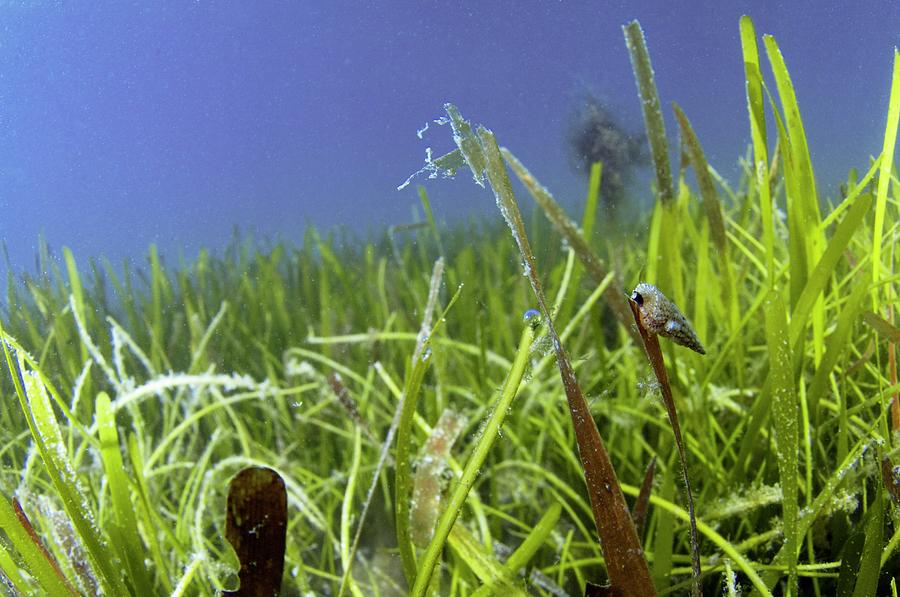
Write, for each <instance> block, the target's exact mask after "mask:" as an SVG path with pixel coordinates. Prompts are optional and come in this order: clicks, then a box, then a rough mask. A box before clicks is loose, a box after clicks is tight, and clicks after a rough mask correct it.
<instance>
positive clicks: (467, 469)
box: [411, 321, 537, 597]
mask: <svg viewBox="0 0 900 597" xmlns="http://www.w3.org/2000/svg"><path fill="white" fill-rule="evenodd" d="M536 324H537V322H536V321H526V322H525V327H524V329H523V331H522V336H521V339H520V340H519V348H518V350H517V351H516V357H515V359H514V360H513V366H512V368H511V369H510V371H509V374H508V375H507V378H506V382H505V383H504V385H503V389H502V390H501V392H500V395H499V397H498V398H497V403H496V404H495V405H494V408H493V410H492V411H491V414H490V415H489V416H488V418H487V420H486V421H485V423H484V425H483V427H482V428H481V432H480V436H479V438H478V440H477V441H476V442H475V448H474V450H473V451H472V454H471V456H469V459H468V460H467V461H466V464H465V466H464V467H463V471H462V475H460V478H459V481H458V482H457V484H456V486H455V487H454V489H453V490H452V491H451V493H450V496H449V498H448V500H447V504H446V506H445V508H444V511H443V513H441V516H440V518H439V519H438V521H437V525H436V526H435V530H434V536H433V537H432V539H431V542H430V543H429V544H428V547H427V548H426V549H425V553H424V554H423V555H422V559H421V565H420V566H419V569H418V571H417V576H416V582H415V585H414V586H413V589H412V591H411V594H412V595H414V596H416V597H421V596H422V595H424V594H425V591H426V589H427V588H428V583H429V581H430V579H431V575H432V572H433V570H434V567H435V565H436V564H437V561H438V558H439V557H440V553H441V551H442V550H443V548H444V543H445V542H446V541H447V537H448V536H449V535H450V530H451V529H452V528H453V524H454V523H455V522H456V518H457V516H459V513H460V511H461V510H462V507H463V504H464V503H465V501H466V497H468V495H469V491H470V490H471V489H472V486H473V485H474V484H475V481H476V479H477V478H478V474H479V472H480V471H481V467H482V466H483V465H484V462H485V460H486V459H487V456H488V453H489V452H490V450H491V447H492V446H493V445H494V442H496V441H497V438H498V436H499V431H500V428H501V427H502V426H503V421H504V420H505V419H506V416H507V414H508V413H509V412H510V409H511V407H512V402H513V399H514V398H515V397H516V394H517V393H518V391H519V384H521V382H522V377H523V376H524V375H525V368H526V367H527V365H528V360H529V356H530V354H531V344H532V342H533V341H534V330H535V327H536Z"/></svg>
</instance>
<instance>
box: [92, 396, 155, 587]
mask: <svg viewBox="0 0 900 597" xmlns="http://www.w3.org/2000/svg"><path fill="white" fill-rule="evenodd" d="M96 409H97V430H98V433H99V435H100V456H101V458H102V460H103V468H104V470H105V471H106V476H107V478H108V479H109V492H110V495H111V496H112V505H113V512H114V514H115V523H113V524H112V525H111V532H110V536H111V538H112V539H113V540H112V545H113V548H114V549H116V550H117V551H118V552H119V554H120V557H121V558H122V561H123V562H124V563H125V566H126V567H127V569H128V576H129V578H130V580H131V584H132V585H133V587H134V590H135V592H136V593H137V594H140V595H149V594H151V593H154V592H155V589H154V585H153V583H152V582H151V581H150V578H149V576H148V574H147V564H146V559H145V554H144V545H143V542H142V541H141V534H140V531H139V530H138V524H137V517H136V516H135V512H134V506H133V505H132V503H131V489H130V485H131V483H130V482H129V480H128V477H127V474H126V473H125V468H124V465H123V460H122V453H121V451H120V447H119V435H118V431H117V430H116V422H115V416H114V415H113V412H112V408H111V407H110V400H109V396H108V395H107V394H106V393H104V392H101V393H100V395H99V396H97V400H96Z"/></svg>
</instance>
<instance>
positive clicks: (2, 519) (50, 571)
mask: <svg viewBox="0 0 900 597" xmlns="http://www.w3.org/2000/svg"><path fill="white" fill-rule="evenodd" d="M0 529H2V530H3V532H4V533H5V534H6V538H7V540H8V541H9V544H11V545H12V547H14V548H15V549H16V551H18V552H19V556H20V557H21V558H22V562H23V563H24V564H25V568H26V570H27V571H28V573H29V574H30V575H31V577H32V578H33V579H34V580H35V581H37V583H38V585H39V586H40V587H41V588H42V589H43V590H44V591H45V594H47V595H60V596H62V595H74V594H75V592H74V591H73V590H72V587H71V586H69V584H68V583H67V582H66V580H65V579H64V578H62V577H61V576H60V574H59V572H58V569H57V568H55V567H54V564H53V562H51V561H50V559H49V558H50V556H49V554H48V553H47V552H46V551H44V549H43V548H42V546H41V545H39V544H38V543H36V541H35V539H34V538H33V537H32V535H31V534H30V533H29V532H28V529H26V528H25V526H23V524H22V521H21V520H20V519H19V517H18V516H17V515H16V511H15V508H14V507H13V505H12V504H11V503H10V501H9V499H7V497H6V496H4V495H0ZM0 569H2V570H3V574H4V575H6V578H7V579H9V582H10V583H12V585H13V586H14V587H15V588H16V590H17V591H19V593H20V594H22V595H31V594H34V585H32V584H31V583H29V582H28V581H27V580H25V578H24V577H23V576H22V573H21V571H20V569H19V564H17V563H16V562H15V560H14V559H13V557H12V554H11V553H10V552H9V551H7V549H6V545H3V546H0Z"/></svg>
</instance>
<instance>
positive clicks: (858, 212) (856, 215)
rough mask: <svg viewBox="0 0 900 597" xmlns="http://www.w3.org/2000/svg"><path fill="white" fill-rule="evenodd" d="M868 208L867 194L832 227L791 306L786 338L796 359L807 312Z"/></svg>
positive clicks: (806, 320) (869, 204)
mask: <svg viewBox="0 0 900 597" xmlns="http://www.w3.org/2000/svg"><path fill="white" fill-rule="evenodd" d="M871 207H872V196H871V195H870V194H865V195H863V196H861V197H859V198H858V199H857V200H856V202H855V203H854V204H853V205H852V206H851V207H850V210H849V211H848V212H847V215H846V216H845V217H844V219H843V220H841V222H840V224H838V225H837V228H835V231H834V234H833V235H832V237H831V240H829V241H828V246H827V247H826V248H825V251H824V252H823V253H822V257H821V258H820V259H819V262H818V263H817V264H816V266H815V268H813V270H812V272H811V273H810V275H809V278H808V280H807V282H806V287H805V288H804V289H803V292H801V293H800V297H799V298H798V299H797V304H796V305H794V310H793V313H791V324H790V334H789V337H790V345H791V348H792V350H794V353H795V354H794V357H795V358H796V357H797V356H798V354H799V343H800V342H801V341H802V339H803V338H802V335H803V330H804V329H806V324H807V322H808V320H809V316H810V313H811V312H812V309H813V306H814V305H815V303H816V300H817V299H818V297H819V294H820V293H821V292H822V291H823V290H824V289H825V286H826V285H827V284H828V280H830V279H831V275H832V274H833V273H834V270H835V267H837V264H838V261H839V260H840V259H841V257H842V256H843V252H844V249H845V248H846V247H847V245H848V244H849V243H850V239H851V238H852V237H853V234H854V233H855V232H856V230H857V229H858V228H859V226H860V225H861V224H862V222H863V221H864V219H865V216H866V213H867V212H868V211H869V208H871Z"/></svg>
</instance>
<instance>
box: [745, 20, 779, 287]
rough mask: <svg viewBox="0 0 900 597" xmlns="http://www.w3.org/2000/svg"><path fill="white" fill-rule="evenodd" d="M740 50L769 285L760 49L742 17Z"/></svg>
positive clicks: (771, 249) (770, 229)
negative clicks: (742, 60)
mask: <svg viewBox="0 0 900 597" xmlns="http://www.w3.org/2000/svg"><path fill="white" fill-rule="evenodd" d="M740 31H741V50H742V52H743V55H744V77H745V78H746V83H747V111H748V113H749V115H750V137H751V139H752V140H753V165H752V167H751V170H752V172H753V180H754V187H755V190H756V193H757V194H758V195H759V211H760V216H761V218H762V227H763V246H764V247H765V253H766V271H767V272H768V281H769V284H770V285H773V284H774V283H775V222H774V220H773V216H774V213H773V210H772V197H771V195H770V194H769V150H768V146H767V140H766V139H767V138H766V116H765V107H764V105H763V93H762V89H763V79H762V73H761V71H760V68H759V48H758V46H757V43H756V28H755V27H754V26H753V20H752V19H751V18H750V17H748V16H746V15H745V16H743V17H741V21H740Z"/></svg>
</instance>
